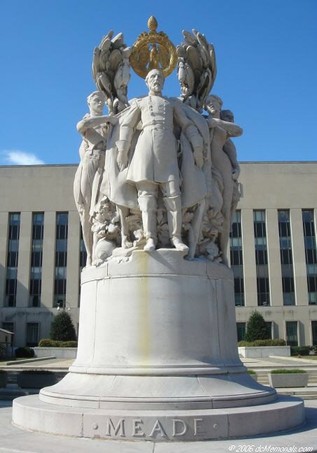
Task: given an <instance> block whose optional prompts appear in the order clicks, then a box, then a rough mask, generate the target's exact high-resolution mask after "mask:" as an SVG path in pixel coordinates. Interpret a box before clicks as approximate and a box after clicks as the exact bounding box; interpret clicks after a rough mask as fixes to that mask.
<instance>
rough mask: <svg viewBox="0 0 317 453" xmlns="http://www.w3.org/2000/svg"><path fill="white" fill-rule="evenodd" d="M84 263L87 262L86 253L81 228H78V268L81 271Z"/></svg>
mask: <svg viewBox="0 0 317 453" xmlns="http://www.w3.org/2000/svg"><path fill="white" fill-rule="evenodd" d="M86 261H87V252H86V247H85V243H84V239H83V231H82V228H81V227H80V255H79V267H80V269H82V268H83V267H85V266H86Z"/></svg>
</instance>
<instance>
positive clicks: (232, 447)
mask: <svg viewBox="0 0 317 453" xmlns="http://www.w3.org/2000/svg"><path fill="white" fill-rule="evenodd" d="M243 362H244V363H245V365H246V366H247V367H248V368H252V369H254V370H255V371H258V370H266V369H270V368H277V367H280V366H283V367H291V368H297V367H301V368H305V369H316V370H317V361H314V360H306V359H297V358H280V357H278V358H271V357H270V358H267V359H261V360H258V359H243ZM71 363H72V360H56V359H54V360H53V359H51V360H45V361H40V362H36V364H35V362H28V363H23V364H22V363H21V364H17V363H16V364H15V365H14V367H12V368H15V367H16V366H19V368H20V367H21V368H35V365H36V368H48V369H54V370H59V371H62V370H64V371H66V370H67V369H68V367H69V366H70V365H71ZM10 368H11V367H10ZM294 391H296V389H294ZM301 391H303V389H301ZM306 391H309V392H310V393H311V391H315V393H316V395H317V386H316V387H315V386H309V387H307V390H306ZM308 398H309V396H308ZM305 407H306V424H305V426H303V427H301V428H300V429H297V430H296V431H292V432H287V433H280V434H279V435H276V436H271V437H257V438H252V439H240V440H224V441H206V442H183V443H174V442H173V443H156V444H155V443H152V442H130V441H113V440H98V439H95V440H92V439H75V438H67V437H63V436H53V435H48V434H42V433H36V432H29V431H23V430H20V429H19V428H16V427H15V426H13V425H12V424H11V402H10V401H0V453H2V452H4V453H5V452H7V453H68V452H70V451H72V450H73V451H74V452H76V453H81V452H85V453H94V452H103V453H137V452H139V453H143V452H144V453H213V452H215V453H216V452H217V453H218V452H219V453H222V452H234V453H240V452H241V453H243V452H250V453H253V452H264V453H265V452H292V453H297V452H308V451H310V452H312V451H313V452H317V400H310V399H307V400H305ZM241 423H243V420H241Z"/></svg>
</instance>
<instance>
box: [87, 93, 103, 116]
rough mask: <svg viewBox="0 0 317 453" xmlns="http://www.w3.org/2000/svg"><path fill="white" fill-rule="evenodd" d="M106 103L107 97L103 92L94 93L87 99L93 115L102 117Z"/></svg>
mask: <svg viewBox="0 0 317 453" xmlns="http://www.w3.org/2000/svg"><path fill="white" fill-rule="evenodd" d="M105 102H106V95H105V94H104V93H103V92H102V91H93V92H92V93H91V94H90V95H89V96H88V97H87V104H88V107H89V110H90V112H91V113H94V114H98V115H102V112H103V108H104V106H105Z"/></svg>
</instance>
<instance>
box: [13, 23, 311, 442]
mask: <svg viewBox="0 0 317 453" xmlns="http://www.w3.org/2000/svg"><path fill="white" fill-rule="evenodd" d="M148 27H149V32H143V33H142V34H141V35H140V36H139V38H138V39H137V41H136V42H135V44H134V45H133V46H132V47H128V46H127V45H126V44H125V43H124V38H123V35H122V34H121V33H120V34H118V35H117V36H115V37H114V36H113V33H112V32H109V33H108V34H107V35H106V36H105V37H104V38H103V40H102V42H101V43H100V45H99V46H98V47H97V48H96V49H95V51H94V56H93V77H94V80H95V82H96V86H97V88H98V91H96V92H93V93H92V94H91V95H90V96H89V97H88V105H89V110H90V113H89V114H87V115H86V116H85V117H84V118H83V120H81V121H80V122H79V123H78V125H77V128H78V131H79V132H80V133H81V134H82V137H83V141H82V144H81V147H80V156H81V162H80V165H79V167H78V170H77V173H76V177H75V182H74V195H75V201H76V204H77V207H78V211H79V215H80V219H81V224H82V229H83V237H84V241H85V244H86V248H87V266H86V267H85V268H84V269H83V271H82V276H81V305H80V329H79V343H78V353H77V358H76V360H75V361H74V363H73V365H72V366H71V367H70V369H69V373H68V374H67V375H66V376H65V378H64V379H62V380H61V381H60V382H59V383H57V384H56V385H53V386H51V387H46V388H43V389H42V390H41V391H40V394H39V396H29V397H22V398H18V399H16V400H15V401H14V405H13V422H14V423H15V424H16V425H18V426H20V427H23V428H26V429H31V430H36V431H43V432H48V433H54V434H62V435H70V436H78V437H90V438H94V437H96V438H104V439H107V438H117V439H121V440H122V439H134V440H152V441H155V442H157V441H186V440H191V441H192V440H206V439H224V438H237V437H246V436H252V435H258V434H265V433H272V432H276V431H280V430H285V429H290V428H292V427H295V426H297V425H299V424H301V423H303V420H304V408H303V402H302V401H301V400H298V399H295V398H293V399H292V398H281V397H279V396H277V394H276V391H275V390H274V389H273V388H270V387H265V386H262V385H259V384H258V383H257V382H256V381H255V380H254V379H253V378H252V377H250V376H249V374H248V373H247V370H246V368H245V367H244V365H243V364H242V362H241V361H240V359H239V356H238V352H237V341H236V324H235V307H234V288H233V276H232V271H231V270H230V268H229V267H228V265H227V244H228V237H229V231H230V224H231V218H232V213H233V211H234V209H235V207H236V205H237V202H238V200H239V184H238V177H239V165H238V162H237V156H236V150H235V146H234V144H233V142H232V140H231V138H232V137H236V136H239V135H241V134H242V129H241V128H240V127H239V126H238V125H237V124H235V123H234V120H233V115H232V113H231V112H230V111H228V110H222V100H221V99H220V98H219V97H218V96H216V95H214V94H211V90H212V87H213V83H214V81H215V77H216V59H215V50H214V47H213V45H211V44H210V43H208V41H207V40H206V38H205V36H204V35H203V34H201V33H199V32H198V31H195V30H193V32H192V33H189V32H185V31H184V32H183V36H184V41H183V42H182V43H181V44H180V45H179V46H178V47H177V48H175V47H174V45H173V44H172V43H171V42H170V40H169V38H168V36H167V35H166V34H165V33H163V32H158V31H157V22H156V20H155V18H153V17H151V18H150V19H149V21H148ZM176 66H177V75H178V80H179V82H180V87H181V94H180V96H179V97H175V98H170V97H165V96H164V95H163V94H162V91H163V85H164V80H165V78H166V77H168V76H169V75H170V74H171V73H172V71H173V70H174V69H175V67H176ZM130 67H132V68H133V69H134V71H135V72H136V73H137V74H138V75H139V76H141V77H143V78H144V79H145V83H146V85H147V89H148V94H147V95H146V96H144V97H139V98H135V99H132V100H128V97H127V87H128V82H129V79H130ZM104 103H106V104H107V107H108V115H107V116H104V115H103V114H102V109H103V104H104ZM241 419H243V421H244V423H241Z"/></svg>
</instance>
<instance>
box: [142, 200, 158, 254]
mask: <svg viewBox="0 0 317 453" xmlns="http://www.w3.org/2000/svg"><path fill="white" fill-rule="evenodd" d="M138 202H139V207H140V210H141V213H142V223H143V232H144V236H145V239H146V244H145V246H144V248H143V250H145V251H146V252H153V251H154V250H155V248H156V244H157V225H156V223H157V220H156V208H157V202H156V197H155V196H154V195H142V196H140V197H139V198H138Z"/></svg>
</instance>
